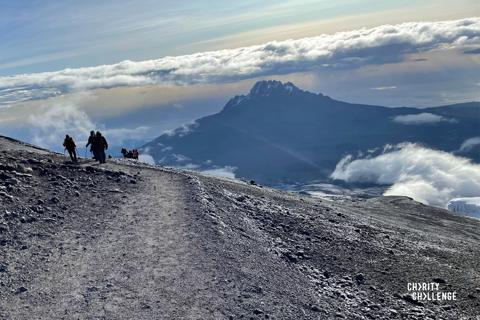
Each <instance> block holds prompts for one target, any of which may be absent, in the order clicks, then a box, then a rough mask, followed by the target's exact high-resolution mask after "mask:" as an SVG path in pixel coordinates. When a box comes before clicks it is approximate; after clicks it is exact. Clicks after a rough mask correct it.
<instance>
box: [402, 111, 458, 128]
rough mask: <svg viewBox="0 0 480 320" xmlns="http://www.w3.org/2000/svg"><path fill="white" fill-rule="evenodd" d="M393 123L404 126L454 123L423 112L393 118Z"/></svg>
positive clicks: (451, 120) (452, 120)
mask: <svg viewBox="0 0 480 320" xmlns="http://www.w3.org/2000/svg"><path fill="white" fill-rule="evenodd" d="M393 122H396V123H400V124H404V125H421V124H435V123H439V122H455V120H454V119H447V118H445V117H442V116H439V115H436V114H433V113H428V112H423V113H418V114H405V115H401V116H396V117H394V118H393Z"/></svg>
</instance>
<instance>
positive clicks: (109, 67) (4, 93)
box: [0, 0, 480, 148]
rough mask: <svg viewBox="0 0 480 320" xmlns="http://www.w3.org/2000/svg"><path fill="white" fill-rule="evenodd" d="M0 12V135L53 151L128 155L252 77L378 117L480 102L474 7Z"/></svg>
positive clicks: (434, 1)
mask: <svg viewBox="0 0 480 320" xmlns="http://www.w3.org/2000/svg"><path fill="white" fill-rule="evenodd" d="M0 8H1V10H0V134H5V135H11V136H14V137H17V138H20V139H24V140H27V141H31V142H34V143H37V144H40V145H42V146H46V147H50V148H57V140H58V139H60V138H59V137H61V136H62V135H64V134H65V132H66V131H69V132H72V134H74V135H76V136H82V137H83V135H85V133H88V131H90V130H91V129H93V128H92V127H96V128H101V129H102V130H105V131H106V132H107V133H109V135H110V137H111V139H112V140H116V143H117V144H126V143H131V144H132V145H135V144H137V145H138V144H140V143H142V142H144V141H146V140H148V139H151V138H154V137H155V136H158V135H160V134H161V133H162V132H163V131H164V130H171V129H173V128H175V127H177V126H179V125H181V124H183V123H187V122H189V121H192V120H195V119H196V118H198V117H201V116H204V115H207V114H211V113H213V112H216V111H219V110H220V109H221V108H222V107H223V105H224V104H225V103H226V102H227V101H228V99H229V98H231V97H232V96H234V95H237V94H242V93H246V92H248V90H249V88H250V87H251V86H252V85H253V84H254V83H255V82H256V81H258V80H259V79H279V80H283V81H292V82H293V83H295V84H297V85H298V86H299V87H301V88H304V89H308V90H310V91H314V92H322V93H324V94H327V95H330V96H332V97H333V98H337V99H340V100H345V101H351V102H359V103H369V104H378V105H386V106H418V107H424V106H434V105H444V104H449V103H456V102H463V101H471V100H480V96H479V94H478V92H479V90H478V89H479V88H480V78H479V76H478V75H479V74H480V54H478V52H480V51H478V52H477V51H475V50H477V49H478V48H480V18H478V17H480V4H479V3H478V0H457V1H451V0H416V1H413V0H403V1H400V0H384V1H380V0H341V1H326V0H302V1H300V0H287V1H273V0H272V1H269V0H267V1H250V0H247V1H225V0H224V1H217V0H212V1H202V2H200V1H196V2H192V1H183V0H176V1H170V0H168V1H167V0H163V1H153V0H141V1H125V0H115V1H114V0H103V1H98V0H97V1H92V0H84V1H73V0H66V1H49V0H42V1H41V0H29V1H26V0H17V1H7V0H0ZM226 49H228V50H226ZM465 52H474V53H473V54H472V53H465ZM475 52H477V53H476V54H475ZM125 137H127V138H125ZM79 139H80V138H79Z"/></svg>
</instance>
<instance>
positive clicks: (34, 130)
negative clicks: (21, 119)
mask: <svg viewBox="0 0 480 320" xmlns="http://www.w3.org/2000/svg"><path fill="white" fill-rule="evenodd" d="M91 98H92V96H90V95H88V94H82V95H77V96H74V97H71V98H70V99H69V100H62V101H61V103H60V102H59V103H52V104H48V105H41V106H39V108H38V109H37V110H35V112H34V113H32V114H31V115H30V116H29V117H28V120H27V123H28V125H29V126H28V129H27V130H28V131H29V132H30V134H31V136H32V138H31V141H32V142H33V143H34V144H36V145H38V146H42V147H45V148H49V149H53V150H59V149H61V148H63V147H62V143H63V139H64V138H65V135H66V134H69V135H70V136H72V137H73V138H74V139H75V140H76V142H77V147H79V148H81V147H82V146H83V145H84V144H86V140H87V139H88V136H89V134H90V131H91V130H100V131H101V132H102V133H103V135H104V136H105V137H107V139H108V141H109V144H110V145H118V144H122V143H123V141H125V140H141V139H143V138H144V137H145V135H146V134H147V133H148V131H149V129H150V128H149V127H146V126H139V127H136V128H106V127H105V126H104V125H101V124H99V123H95V122H94V121H92V120H91V118H90V117H89V116H88V115H87V113H86V112H85V111H83V110H82V109H81V108H80V107H78V104H79V103H80V102H85V101H88V100H90V99H91Z"/></svg>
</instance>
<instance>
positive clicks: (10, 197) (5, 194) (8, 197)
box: [0, 191, 13, 201]
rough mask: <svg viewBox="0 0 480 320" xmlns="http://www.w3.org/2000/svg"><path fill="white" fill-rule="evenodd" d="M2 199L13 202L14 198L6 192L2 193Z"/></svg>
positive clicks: (0, 192)
mask: <svg viewBox="0 0 480 320" xmlns="http://www.w3.org/2000/svg"><path fill="white" fill-rule="evenodd" d="M0 197H4V198H7V199H9V200H10V201H13V196H11V195H9V194H8V193H6V192H4V191H0Z"/></svg>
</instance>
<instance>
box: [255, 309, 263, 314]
mask: <svg viewBox="0 0 480 320" xmlns="http://www.w3.org/2000/svg"><path fill="white" fill-rule="evenodd" d="M262 313H263V311H262V310H260V309H255V310H253V314H262Z"/></svg>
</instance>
